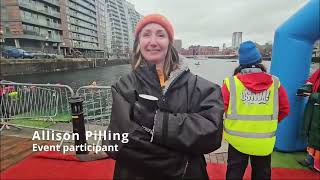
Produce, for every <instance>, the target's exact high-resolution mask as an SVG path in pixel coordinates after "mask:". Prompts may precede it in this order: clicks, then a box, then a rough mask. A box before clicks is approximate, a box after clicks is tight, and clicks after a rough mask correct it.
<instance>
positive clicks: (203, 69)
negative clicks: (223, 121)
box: [5, 59, 316, 89]
mask: <svg viewBox="0 0 320 180" xmlns="http://www.w3.org/2000/svg"><path fill="white" fill-rule="evenodd" d="M184 61H185V62H186V63H187V64H188V66H189V68H190V70H191V71H192V72H193V73H194V74H197V75H200V76H202V77H204V78H206V79H208V80H210V81H212V82H215V83H217V84H219V85H221V84H222V81H223V79H224V78H225V77H227V76H230V75H232V73H233V70H234V69H235V68H236V67H237V65H238V63H237V61H236V60H235V59H207V60H194V59H185V60H184ZM196 62H199V65H197V63H196ZM263 64H264V65H265V66H266V67H267V69H270V61H264V62H263ZM315 66H316V65H315V64H313V65H312V67H311V72H312V71H314V70H315V69H316V67H315ZM130 71H131V66H130V65H118V66H109V67H98V68H94V69H83V70H77V71H67V72H52V73H42V74H32V75H23V76H21V75H19V76H7V77H5V79H6V80H9V81H14V82H20V83H37V84H38V83H39V84H47V83H50V84H56V83H60V84H65V85H69V86H71V87H72V88H74V89H76V88H79V87H80V86H86V85H90V84H91V83H92V82H93V81H96V83H97V85H101V86H109V85H112V84H113V83H114V82H115V81H117V80H118V79H119V78H120V77H121V76H123V75H125V74H127V73H129V72H130Z"/></svg>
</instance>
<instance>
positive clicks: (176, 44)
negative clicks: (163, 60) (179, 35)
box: [173, 39, 182, 52]
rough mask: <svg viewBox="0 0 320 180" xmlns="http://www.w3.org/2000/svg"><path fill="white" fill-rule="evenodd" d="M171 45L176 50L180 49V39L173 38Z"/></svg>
mask: <svg viewBox="0 0 320 180" xmlns="http://www.w3.org/2000/svg"><path fill="white" fill-rule="evenodd" d="M173 46H174V47H175V48H176V49H177V51H178V52H180V50H181V49H182V40H181V39H175V40H174V41H173Z"/></svg>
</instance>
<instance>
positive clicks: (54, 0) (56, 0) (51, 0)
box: [40, 0, 60, 6]
mask: <svg viewBox="0 0 320 180" xmlns="http://www.w3.org/2000/svg"><path fill="white" fill-rule="evenodd" d="M40 1H43V2H46V3H48V4H52V5H56V6H60V5H59V0H40Z"/></svg>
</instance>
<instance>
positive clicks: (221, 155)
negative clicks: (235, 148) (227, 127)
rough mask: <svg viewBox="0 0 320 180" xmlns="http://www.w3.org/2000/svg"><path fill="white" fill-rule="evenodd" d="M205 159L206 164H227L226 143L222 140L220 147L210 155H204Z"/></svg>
mask: <svg viewBox="0 0 320 180" xmlns="http://www.w3.org/2000/svg"><path fill="white" fill-rule="evenodd" d="M205 158H206V161H207V162H208V163H218V164H227V159H228V143H227V142H226V141H225V140H222V143H221V147H220V148H219V149H217V150H216V151H214V152H212V153H210V154H206V155H205Z"/></svg>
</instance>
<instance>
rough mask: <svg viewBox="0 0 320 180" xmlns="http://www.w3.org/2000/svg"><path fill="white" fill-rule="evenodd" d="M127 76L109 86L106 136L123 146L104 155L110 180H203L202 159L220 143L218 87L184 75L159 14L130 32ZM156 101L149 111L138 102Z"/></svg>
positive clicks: (187, 73)
mask: <svg viewBox="0 0 320 180" xmlns="http://www.w3.org/2000/svg"><path fill="white" fill-rule="evenodd" d="M135 35H136V39H135V43H134V49H133V52H134V56H133V61H132V67H133V71H132V72H131V73H130V74H128V75H127V76H124V77H122V78H121V79H120V80H119V81H118V82H117V83H116V84H115V85H113V86H112V96H113V105H112V116H111V122H110V125H109V127H108V131H110V132H112V133H128V134H129V136H128V138H129V142H127V143H122V142H121V141H116V140H114V141H111V140H110V141H105V142H104V143H105V144H106V145H115V144H117V145H118V146H119V148H118V149H119V151H117V152H107V153H108V155H109V156H111V157H112V158H114V159H115V160H116V166H115V171H114V179H189V178H192V179H208V175H207V171H206V162H205V159H204V154H206V153H210V152H212V151H214V150H216V149H218V148H219V147H220V145H221V139H222V116H223V100H222V95H221V90H220V87H219V86H218V85H216V84H213V83H211V82H209V81H207V80H205V79H203V78H201V77H198V76H196V75H194V74H192V73H191V72H190V70H189V69H188V67H187V66H186V65H185V64H184V63H183V62H182V61H180V60H179V56H178V53H177V51H176V50H175V48H174V47H173V45H172V42H173V28H172V26H171V24H170V22H169V21H168V20H167V19H166V18H165V17H163V16H161V15H159V14H151V15H148V16H145V17H144V18H143V19H142V20H140V22H139V23H138V24H137V26H136V32H135ZM143 95H144V96H146V95H147V97H149V98H150V97H151V98H152V99H153V100H157V101H156V103H153V107H152V108H150V103H148V101H147V100H142V99H143V98H141V97H142V96H143Z"/></svg>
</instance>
